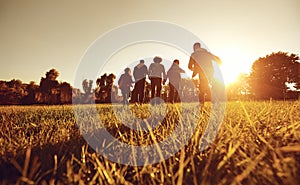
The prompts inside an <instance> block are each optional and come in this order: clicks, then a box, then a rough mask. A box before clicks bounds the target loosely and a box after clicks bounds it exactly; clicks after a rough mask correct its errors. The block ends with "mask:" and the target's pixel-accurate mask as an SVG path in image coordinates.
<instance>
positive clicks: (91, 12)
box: [0, 0, 300, 83]
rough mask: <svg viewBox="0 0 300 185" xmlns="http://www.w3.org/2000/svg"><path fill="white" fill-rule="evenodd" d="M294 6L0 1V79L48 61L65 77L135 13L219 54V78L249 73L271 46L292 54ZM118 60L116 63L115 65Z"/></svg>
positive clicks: (299, 18)
mask: <svg viewBox="0 0 300 185" xmlns="http://www.w3.org/2000/svg"><path fill="white" fill-rule="evenodd" d="M299 7H300V1H299V0H285V1H284V0H249V1H241V0H239V1H238V0H222V1H219V0H209V1H202V0H198V1H176V0H173V1H157V0H154V1H153V0H151V1H146V0H139V1H132V0H127V1H113V0H112V1H78V0H72V1H71V0H70V1H64V0H62V1H61V0H55V1H47V0H46V1H32V0H27V1H23V0H19V1H11V0H6V1H5V0H1V1H0V28H1V29H0V61H1V68H0V80H11V79H13V78H16V79H21V80H22V81H23V82H29V81H31V80H33V81H36V82H37V83H39V81H40V78H41V77H42V76H44V75H45V73H46V71H48V70H49V69H51V68H56V69H57V70H58V71H59V72H60V77H59V80H62V81H68V82H70V83H72V82H73V81H74V75H75V72H76V69H77V67H78V65H79V63H80V59H81V57H82V56H83V55H84V52H85V50H86V49H87V48H88V47H89V46H90V45H91V43H93V42H94V41H95V40H96V39H97V38H98V37H99V36H101V35H102V34H104V33H106V32H108V31H109V30H111V29H114V28H115V27H118V26H120V25H124V24H127V23H130V22H136V21H143V20H159V21H166V22H170V23H174V24H177V25H180V26H182V27H184V28H185V29H187V30H189V31H191V32H193V33H194V34H196V35H197V36H198V37H199V38H201V40H202V41H203V42H204V43H205V44H206V45H207V46H208V48H209V49H210V50H211V51H212V52H213V53H214V54H216V55H218V56H220V57H221V59H222V60H223V69H224V78H225V80H226V76H228V78H232V77H229V76H230V75H233V74H234V75H238V73H239V72H249V70H250V68H251V65H252V63H253V62H254V61H255V60H256V59H258V58H259V57H263V56H265V55H267V54H270V53H271V52H277V51H285V52H292V53H296V54H300V34H299V33H300V24H299V23H300V12H299ZM191 47H192V46H191ZM158 54H160V53H158ZM178 57H179V56H178ZM175 58H176V57H175ZM170 60H171V59H170ZM181 60H186V59H185V58H184V57H182V59H181ZM184 64H185V63H184V62H183V63H182V65H184ZM122 67H123V65H122V62H120V65H116V71H117V72H118V71H120V69H121V68H122ZM183 67H184V66H183Z"/></svg>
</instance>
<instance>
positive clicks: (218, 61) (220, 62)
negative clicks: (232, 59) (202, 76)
mask: <svg viewBox="0 0 300 185" xmlns="http://www.w3.org/2000/svg"><path fill="white" fill-rule="evenodd" d="M214 60H215V61H216V62H217V63H218V65H221V64H222V60H221V59H220V58H219V57H218V56H216V55H214Z"/></svg>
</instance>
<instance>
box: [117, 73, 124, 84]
mask: <svg viewBox="0 0 300 185" xmlns="http://www.w3.org/2000/svg"><path fill="white" fill-rule="evenodd" d="M122 77H123V75H121V77H120V78H119V80H118V86H120V84H121V81H122Z"/></svg>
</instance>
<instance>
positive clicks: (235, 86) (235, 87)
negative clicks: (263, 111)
mask: <svg viewBox="0 0 300 185" xmlns="http://www.w3.org/2000/svg"><path fill="white" fill-rule="evenodd" d="M226 95H227V99H228V100H238V99H242V100H244V99H249V96H250V94H249V75H248V74H246V73H240V74H239V76H238V78H237V80H236V81H235V82H233V83H230V84H229V85H228V86H227V87H226Z"/></svg>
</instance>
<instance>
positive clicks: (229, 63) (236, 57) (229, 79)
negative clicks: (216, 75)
mask: <svg viewBox="0 0 300 185" xmlns="http://www.w3.org/2000/svg"><path fill="white" fill-rule="evenodd" d="M215 54H216V55H218V56H219V57H220V58H221V60H222V64H221V65H220V70H221V72H222V76H223V80H224V83H225V85H228V84H230V83H233V82H235V81H236V80H237V78H238V76H239V75H240V74H241V73H249V72H250V69H251V66H252V59H251V56H249V55H248V54H247V53H245V52H243V51H242V50H241V49H239V48H233V47H228V48H227V49H224V50H222V51H220V52H216V53H215Z"/></svg>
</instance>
